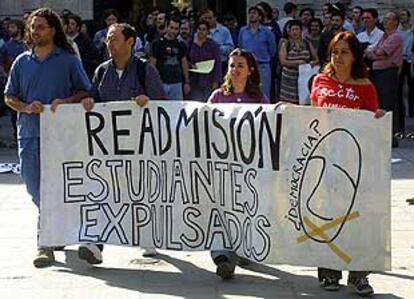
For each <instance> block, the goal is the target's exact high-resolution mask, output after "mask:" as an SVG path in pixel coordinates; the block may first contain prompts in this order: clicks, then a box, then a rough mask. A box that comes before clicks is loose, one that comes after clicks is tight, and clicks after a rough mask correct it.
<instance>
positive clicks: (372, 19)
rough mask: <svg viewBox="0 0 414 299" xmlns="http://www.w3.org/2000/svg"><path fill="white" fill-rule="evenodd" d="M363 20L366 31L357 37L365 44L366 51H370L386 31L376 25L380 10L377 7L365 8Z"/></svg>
mask: <svg viewBox="0 0 414 299" xmlns="http://www.w3.org/2000/svg"><path fill="white" fill-rule="evenodd" d="M362 20H363V21H364V25H365V31H363V32H361V33H359V34H358V35H357V38H358V41H359V42H360V43H361V44H362V45H365V47H366V51H369V50H371V49H372V48H374V47H375V46H376V45H377V44H378V42H379V40H380V39H381V37H382V36H383V34H384V31H382V30H380V29H379V28H378V27H377V26H376V24H377V21H378V11H377V10H376V9H375V8H367V9H365V10H364V14H363V15H362Z"/></svg>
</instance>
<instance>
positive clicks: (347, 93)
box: [311, 32, 385, 295]
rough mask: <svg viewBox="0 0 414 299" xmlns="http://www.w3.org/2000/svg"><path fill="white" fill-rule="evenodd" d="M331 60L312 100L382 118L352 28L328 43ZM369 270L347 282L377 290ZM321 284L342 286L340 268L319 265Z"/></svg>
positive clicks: (367, 292) (355, 273)
mask: <svg viewBox="0 0 414 299" xmlns="http://www.w3.org/2000/svg"><path fill="white" fill-rule="evenodd" d="M329 55H330V62H329V63H328V64H327V65H326V66H325V68H324V70H323V72H322V73H321V74H319V75H318V76H316V77H315V79H314V81H313V85H312V90H311V102H312V105H313V106H318V107H338V108H350V109H364V110H369V111H372V112H374V113H375V117H376V118H379V117H382V116H383V115H384V114H385V111H383V110H381V109H378V96H377V91H376V89H375V87H374V85H373V84H372V83H371V81H370V80H369V79H368V72H367V68H366V66H365V65H364V63H363V60H362V51H361V50H360V45H359V42H358V40H357V38H356V36H355V35H354V34H353V33H351V32H340V33H338V34H337V35H336V36H335V37H334V38H333V39H332V41H331V43H330V44H329ZM368 274H369V272H368V271H350V273H349V276H348V285H349V286H351V287H352V288H353V289H354V290H355V291H356V292H357V293H358V294H359V295H370V294H372V293H373V292H374V290H373V289H372V287H371V286H370V285H369V282H368V279H367V275H368ZM318 278H319V281H320V282H321V285H322V286H323V287H324V288H325V289H326V290H328V291H337V290H338V289H339V280H340V279H341V278H342V273H341V271H337V270H332V269H325V268H318Z"/></svg>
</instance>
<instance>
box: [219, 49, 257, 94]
mask: <svg viewBox="0 0 414 299" xmlns="http://www.w3.org/2000/svg"><path fill="white" fill-rule="evenodd" d="M234 56H240V57H243V58H245V59H246V62H247V67H248V68H249V70H250V76H249V78H248V80H247V82H246V87H245V89H244V92H245V93H246V94H247V95H249V96H250V97H252V98H255V99H257V100H258V102H259V101H260V100H261V99H262V97H263V93H262V91H261V90H260V73H259V68H258V66H257V62H256V59H255V58H254V56H253V54H252V53H250V52H248V51H246V50H244V49H240V48H236V49H234V50H233V51H232V52H231V53H230V54H229V59H230V57H234ZM229 70H230V66H229V69H228V70H227V73H226V75H225V76H224V83H223V84H222V85H221V88H222V90H223V92H224V94H225V95H227V96H228V95H232V94H233V93H234V86H233V84H232V82H231V75H230V71H229Z"/></svg>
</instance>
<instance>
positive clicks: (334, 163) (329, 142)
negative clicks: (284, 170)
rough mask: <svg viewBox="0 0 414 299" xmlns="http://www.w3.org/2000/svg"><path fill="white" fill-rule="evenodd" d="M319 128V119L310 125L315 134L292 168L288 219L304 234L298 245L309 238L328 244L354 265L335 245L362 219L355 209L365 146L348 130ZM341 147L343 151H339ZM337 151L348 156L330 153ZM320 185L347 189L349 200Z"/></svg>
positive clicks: (303, 148)
mask: <svg viewBox="0 0 414 299" xmlns="http://www.w3.org/2000/svg"><path fill="white" fill-rule="evenodd" d="M318 126H319V120H317V119H315V120H313V121H312V122H311V123H310V125H309V129H311V130H312V132H311V134H309V135H308V136H307V137H306V141H305V142H304V143H303V146H302V148H301V153H300V156H299V157H298V158H297V159H296V163H295V164H294V165H293V166H292V173H291V174H292V175H291V186H290V203H291V209H290V210H289V216H288V218H289V220H290V221H291V222H292V223H293V224H294V226H295V228H296V230H298V231H303V233H304V234H303V235H302V236H300V237H298V238H297V242H298V243H302V242H304V241H306V240H309V239H311V240H313V241H315V242H318V243H326V244H327V245H328V246H329V247H330V249H331V250H332V251H333V252H334V253H335V254H336V255H337V256H338V257H339V258H341V259H342V260H343V261H344V262H345V263H350V262H351V260H352V258H351V257H350V256H348V255H347V254H346V253H345V252H343V251H342V250H341V249H340V248H338V247H337V246H336V245H335V244H333V242H334V240H335V239H336V238H337V237H338V236H339V235H340V233H341V231H342V229H343V228H344V226H345V224H346V223H347V222H349V221H351V220H354V219H356V218H358V217H359V216H360V214H359V212H358V211H354V212H353V211H352V209H353V207H354V204H355V199H356V196H357V193H358V187H359V184H360V178H361V168H362V153H361V146H360V144H359V142H358V140H357V139H356V137H355V136H354V135H353V134H352V133H351V132H350V131H349V130H347V129H345V128H335V129H331V130H330V131H328V132H327V133H324V134H322V133H321V132H320V131H319V130H318ZM338 144H341V146H342V147H343V148H341V149H338V146H337V145H338ZM337 150H341V151H342V150H346V151H347V153H346V155H330V154H326V153H332V151H337ZM320 186H332V188H337V187H336V186H340V188H341V189H345V190H346V192H345V194H347V197H342V198H340V199H338V198H335V197H332V196H330V194H329V193H328V194H327V192H326V191H325V192H321V190H320V188H319V187H320ZM321 199H322V200H321ZM330 201H336V202H335V207H336V208H335V209H330V206H333V205H330ZM338 201H339V203H340V208H339V209H338ZM321 202H322V203H323V204H322V205H321Z"/></svg>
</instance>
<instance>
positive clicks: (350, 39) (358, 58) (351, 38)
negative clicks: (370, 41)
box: [323, 31, 368, 79]
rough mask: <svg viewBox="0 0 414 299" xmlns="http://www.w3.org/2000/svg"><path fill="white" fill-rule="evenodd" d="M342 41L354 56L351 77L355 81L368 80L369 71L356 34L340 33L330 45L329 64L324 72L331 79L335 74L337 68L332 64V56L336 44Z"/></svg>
mask: <svg viewBox="0 0 414 299" xmlns="http://www.w3.org/2000/svg"><path fill="white" fill-rule="evenodd" d="M341 40H343V41H345V42H346V43H347V44H348V46H349V49H350V50H351V53H352V56H354V62H353V64H352V69H351V77H352V78H353V79H362V78H368V71H367V67H366V65H365V64H364V60H363V55H362V48H361V45H360V44H359V41H358V39H357V38H356V36H355V34H354V33H352V32H348V31H347V32H340V33H338V34H337V35H335V36H334V38H333V39H332V40H331V42H330V43H329V63H328V64H327V65H326V66H325V68H324V70H323V72H324V73H325V74H326V75H328V76H330V77H332V76H333V75H334V74H335V68H334V66H333V65H332V62H331V56H332V51H333V50H334V48H335V46H336V44H337V43H338V42H339V41H341Z"/></svg>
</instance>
